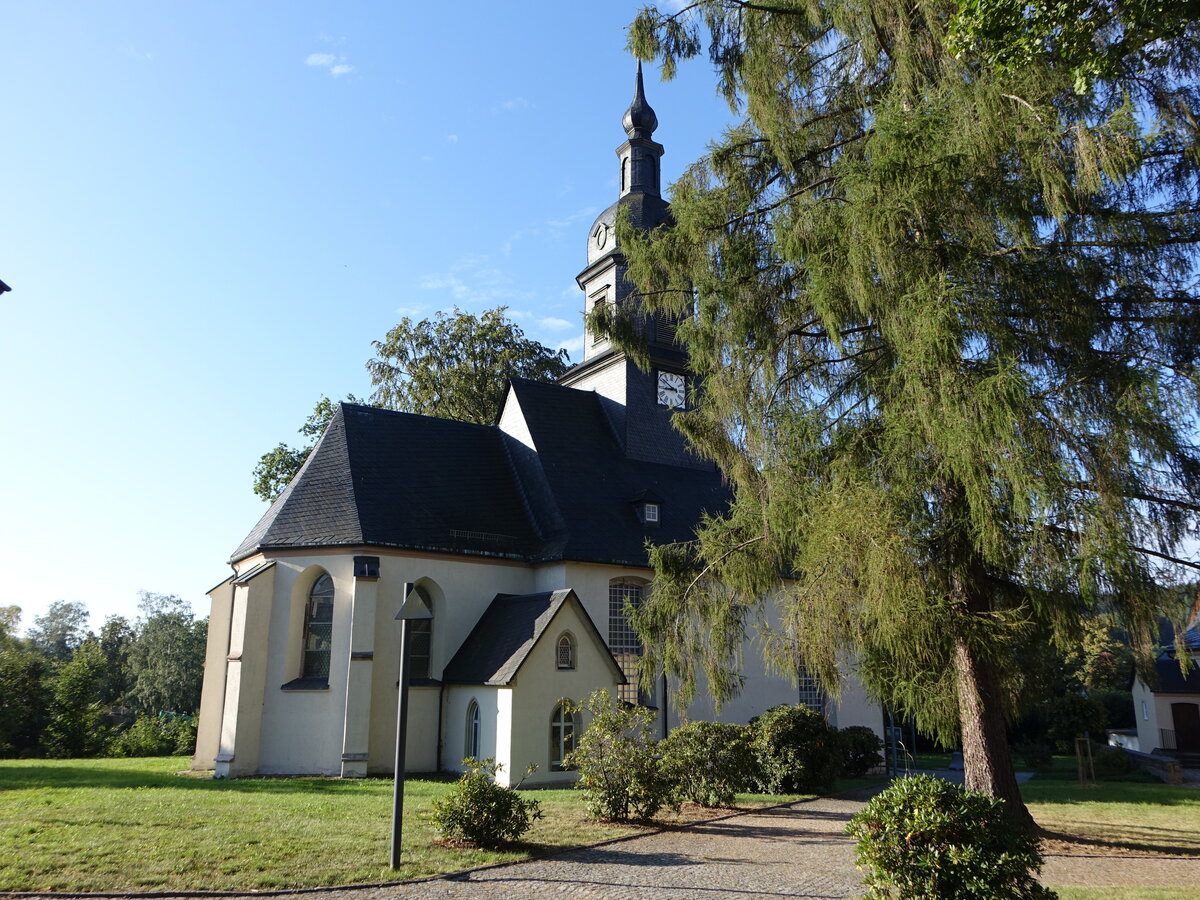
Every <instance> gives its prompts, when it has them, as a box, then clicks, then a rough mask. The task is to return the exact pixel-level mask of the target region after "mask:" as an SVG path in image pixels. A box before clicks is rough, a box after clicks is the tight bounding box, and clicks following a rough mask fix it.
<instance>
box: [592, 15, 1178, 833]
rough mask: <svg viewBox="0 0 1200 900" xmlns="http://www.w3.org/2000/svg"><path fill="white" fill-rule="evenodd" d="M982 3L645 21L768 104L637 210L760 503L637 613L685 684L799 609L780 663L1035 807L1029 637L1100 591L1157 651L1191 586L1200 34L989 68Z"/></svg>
mask: <svg viewBox="0 0 1200 900" xmlns="http://www.w3.org/2000/svg"><path fill="white" fill-rule="evenodd" d="M972 6H973V4H971V3H969V2H967V0H963V3H962V7H963V8H968V9H969V8H971V7H972ZM958 12H960V5H959V4H958V3H955V2H952V0H876V2H872V3H869V4H862V3H856V2H846V0H766V2H761V3H760V2H745V0H699V2H695V3H691V4H687V5H685V6H684V7H683V8H682V10H678V9H676V10H674V11H670V12H659V11H658V10H656V9H654V8H648V9H646V10H644V11H643V12H642V13H641V14H640V15H639V16H638V18H637V20H636V21H635V22H634V24H633V26H632V28H631V46H632V48H633V50H634V52H635V54H636V55H638V56H639V57H640V58H642V59H645V60H652V59H657V60H659V61H660V62H661V64H662V67H663V74H664V76H666V77H670V76H671V74H672V73H673V72H674V70H675V66H676V64H677V62H678V61H680V60H684V59H688V58H691V57H695V56H697V55H699V54H700V53H701V52H702V51H704V50H705V44H706V43H707V52H708V56H709V58H710V59H711V61H712V62H713V64H714V66H715V68H716V73H717V82H718V87H719V90H720V91H721V92H722V93H723V94H724V96H725V97H726V98H727V100H728V101H729V103H730V106H731V108H733V109H734V111H735V112H738V113H740V114H741V121H740V123H739V124H738V125H737V126H736V127H734V128H732V129H730V130H729V131H728V132H727V133H725V134H724V135H723V136H722V137H721V138H720V139H719V140H717V141H716V142H715V143H714V144H713V145H712V146H711V148H710V152H709V153H708V154H707V155H706V156H705V157H704V158H702V159H701V160H699V161H698V162H696V163H695V164H694V165H692V166H691V167H690V168H689V169H688V171H687V172H686V173H685V175H684V176H683V177H682V178H681V179H680V180H679V181H678V182H677V183H676V184H675V185H674V187H673V189H672V192H671V198H670V199H671V208H672V213H673V216H674V225H673V226H672V227H671V228H669V229H662V230H659V231H656V232H654V233H651V234H648V235H642V234H638V233H637V232H635V231H634V230H633V229H631V228H630V227H628V223H624V222H622V223H619V238H620V240H621V242H622V246H623V248H624V250H625V253H626V256H627V257H628V260H629V277H630V278H631V279H632V280H633V282H634V283H635V284H636V285H637V286H638V288H639V291H640V295H641V303H642V308H643V309H644V310H647V311H649V312H658V313H663V314H671V315H688V316H690V319H689V320H688V321H687V322H685V323H683V324H682V325H681V326H680V329H679V333H680V336H681V337H682V338H683V340H684V341H685V342H686V343H687V346H688V349H689V355H690V362H691V366H692V368H693V370H694V371H695V372H696V373H697V374H698V375H700V376H702V378H703V385H704V387H703V390H702V392H701V393H700V396H699V397H698V398H697V400H698V402H697V403H696V405H695V408H694V409H692V410H689V411H687V412H684V413H681V414H678V415H677V416H676V421H677V423H678V425H679V427H680V428H681V429H682V430H683V431H684V432H685V433H686V434H687V436H688V437H689V438H690V440H691V442H692V443H693V445H694V446H695V447H696V448H697V449H698V450H699V451H700V452H702V453H704V454H705V455H707V456H708V457H710V458H712V459H714V460H716V461H717V462H718V463H719V465H720V466H721V467H722V469H723V470H724V472H725V473H726V475H727V476H728V478H729V479H730V482H731V485H732V487H733V491H734V496H735V500H734V502H733V504H732V506H731V508H730V509H729V510H728V512H727V513H726V514H724V515H722V516H720V517H716V518H712V519H710V520H708V521H706V522H705V523H703V525H702V527H701V529H700V531H699V533H698V537H697V540H696V541H695V542H694V543H691V544H687V545H675V546H670V547H664V548H659V549H657V550H655V551H654V552H653V554H652V555H653V563H654V566H655V568H656V570H657V579H656V582H655V590H654V592H653V594H652V595H651V596H650V598H649V599H648V600H647V602H645V603H644V605H643V606H642V607H641V608H640V610H638V611H637V613H636V616H635V620H634V621H635V625H636V627H637V628H638V630H639V632H640V633H641V634H642V636H643V637H644V638H645V639H646V640H647V642H648V645H649V650H650V652H649V653H648V655H647V656H646V657H645V663H646V665H647V666H648V667H659V666H661V667H665V668H666V669H667V670H668V671H669V672H670V673H672V674H673V675H674V676H675V677H676V678H677V679H679V682H680V684H681V690H682V692H683V694H684V695H685V698H686V696H687V695H688V694H690V692H691V691H692V690H693V689H694V686H695V685H696V683H697V680H698V678H699V677H700V675H701V674H703V675H704V676H705V678H706V680H707V683H708V685H709V688H710V690H712V691H713V692H714V693H715V694H717V695H718V696H727V695H729V694H731V693H733V692H735V691H736V690H737V688H738V686H739V681H738V675H737V671H738V664H739V659H738V653H739V648H740V647H741V646H742V638H743V635H744V634H746V633H747V632H748V631H751V630H754V629H755V628H756V625H757V623H761V622H762V621H763V598H764V597H766V596H768V595H769V596H771V597H773V598H775V602H776V603H777V605H778V615H777V617H776V618H773V619H772V620H771V622H770V623H767V624H766V625H765V626H764V627H763V629H762V634H763V640H764V648H765V652H766V654H767V656H768V658H769V660H770V661H771V662H773V664H775V665H776V666H777V667H778V669H779V670H780V671H783V672H787V673H795V672H796V670H797V666H799V665H801V664H803V665H805V666H806V667H808V669H810V670H814V671H816V672H818V673H819V674H820V675H821V676H822V677H823V679H824V680H825V682H826V683H827V684H828V685H830V686H831V687H836V680H837V678H838V677H839V666H844V665H845V664H846V661H847V660H855V661H856V665H857V668H858V671H859V674H860V677H861V678H862V680H863V681H864V683H865V684H866V685H867V687H868V689H869V690H870V691H871V692H872V693H873V694H874V695H875V696H876V697H877V698H879V699H880V700H881V701H883V702H884V703H886V704H888V705H889V706H890V707H892V708H893V709H896V710H898V711H899V712H901V713H907V714H912V715H914V716H915V717H916V719H917V722H918V724H919V725H920V726H921V727H922V728H923V729H925V730H927V731H932V732H934V733H936V734H938V735H940V736H941V737H942V738H943V739H944V740H948V741H958V740H960V739H961V743H962V747H963V752H964V761H965V765H966V775H967V786H968V787H970V788H973V789H977V790H983V791H986V792H989V793H991V794H994V795H997V796H1001V797H1003V798H1005V799H1006V800H1009V801H1010V807H1011V808H1012V809H1013V810H1014V815H1015V816H1016V817H1017V818H1018V819H1021V820H1023V821H1025V822H1028V817H1027V813H1025V812H1024V807H1023V805H1022V804H1021V800H1020V795H1019V793H1018V790H1017V787H1016V783H1015V780H1014V778H1013V773H1012V765H1011V761H1010V756H1009V751H1008V747H1007V744H1006V740H1005V717H1006V715H1009V714H1011V713H1012V711H1013V710H1012V708H1011V706H1012V702H1013V689H1012V686H1013V684H1014V678H1013V677H1012V676H1013V675H1014V673H1015V672H1016V671H1018V670H1019V668H1020V665H1021V654H1022V649H1023V647H1025V646H1028V645H1029V642H1031V641H1033V640H1035V639H1044V637H1045V636H1046V635H1049V636H1051V638H1054V637H1057V638H1059V639H1063V640H1068V639H1069V638H1070V637H1071V636H1072V632H1073V631H1074V630H1075V629H1076V627H1077V626H1078V623H1079V622H1080V621H1081V620H1082V619H1083V618H1085V617H1087V616H1089V615H1090V614H1091V613H1092V611H1094V610H1095V609H1097V608H1098V607H1100V606H1101V605H1103V606H1104V607H1105V608H1106V609H1107V608H1109V607H1114V608H1115V609H1116V611H1117V613H1118V614H1119V615H1120V617H1121V621H1122V624H1123V625H1124V626H1125V627H1126V628H1127V629H1129V631H1130V633H1131V634H1133V635H1135V636H1137V638H1138V640H1139V644H1138V647H1139V650H1140V654H1141V656H1140V658H1141V662H1142V664H1143V665H1145V664H1146V662H1147V660H1148V653H1149V634H1150V629H1151V625H1152V624H1153V622H1154V620H1155V617H1156V615H1157V613H1158V610H1159V609H1160V606H1161V604H1162V602H1163V599H1164V597H1165V593H1164V592H1163V591H1162V589H1161V585H1162V584H1164V583H1167V582H1170V581H1171V580H1173V579H1175V580H1179V579H1181V578H1182V577H1183V576H1182V575H1181V574H1180V573H1181V571H1188V572H1189V573H1190V570H1189V569H1188V568H1187V567H1188V566H1190V567H1191V569H1195V568H1196V566H1195V565H1194V564H1192V563H1189V562H1188V561H1187V560H1186V559H1185V558H1184V557H1185V555H1186V554H1184V553H1183V552H1182V551H1181V550H1180V547H1181V542H1182V540H1183V539H1184V538H1185V536H1186V534H1187V533H1188V532H1189V530H1194V528H1195V526H1196V520H1197V513H1198V512H1200V507H1198V506H1197V503H1196V499H1195V498H1196V497H1198V496H1200V493H1198V489H1200V456H1198V454H1197V449H1196V443H1195V441H1196V418H1195V415H1196V409H1197V399H1198V398H1197V386H1198V383H1197V377H1196V376H1197V369H1196V364H1197V352H1198V346H1200V345H1198V342H1197V338H1198V337H1200V317H1198V315H1197V313H1198V311H1200V299H1197V296H1196V290H1195V288H1196V277H1197V273H1196V265H1195V263H1196V246H1197V245H1196V241H1197V237H1198V235H1200V198H1198V196H1197V164H1198V161H1200V157H1198V154H1197V141H1196V137H1197V125H1196V119H1195V115H1194V114H1195V111H1196V110H1197V108H1200V104H1198V102H1197V100H1198V97H1197V90H1196V73H1197V64H1198V63H1197V61H1198V59H1200V55H1198V53H1197V29H1196V27H1195V23H1190V24H1187V25H1184V26H1180V27H1173V28H1170V29H1162V30H1160V31H1157V32H1154V35H1153V38H1149V37H1147V38H1146V39H1145V40H1144V41H1143V42H1142V43H1140V44H1139V43H1138V42H1137V41H1136V40H1131V41H1130V42H1128V43H1126V44H1125V45H1123V46H1121V47H1119V48H1118V49H1117V50H1114V51H1113V52H1112V54H1110V55H1109V56H1107V57H1106V59H1105V62H1104V65H1102V66H1101V65H1096V66H1082V67H1081V65H1080V62H1079V58H1078V55H1077V54H1076V55H1074V56H1072V57H1071V58H1070V59H1064V58H1061V57H1060V56H1058V55H1056V54H1057V51H1056V49H1055V47H1054V43H1053V40H1052V39H1051V38H1047V39H1046V40H1045V41H1043V42H1042V43H1040V44H1037V43H1036V42H1031V43H1030V44H1029V46H1028V47H1027V48H1025V49H1026V50H1028V55H1027V58H1023V59H1022V64H1021V65H1018V66H1010V65H1004V66H1001V65H993V64H992V63H991V62H990V60H992V58H993V57H994V56H995V54H994V53H993V54H992V55H991V56H989V55H988V53H986V52H984V51H985V50H986V49H987V48H986V47H984V46H983V45H984V44H986V41H987V39H988V34H983V35H982V36H980V33H979V31H978V29H974V30H973V29H972V27H965V28H962V29H959V31H958V32H957V33H958V35H959V37H958V39H956V40H955V41H954V42H953V43H950V42H948V40H947V29H948V28H949V27H950V26H951V25H952V24H953V23H954V21H955V15H956V14H957V13H958ZM968 25H970V23H968ZM1050 33H1051V32H1046V34H1050ZM964 34H965V35H966V38H963V36H962V35H964ZM976 39H977V40H976ZM973 41H974V43H973ZM1164 43H1165V44H1166V46H1164ZM631 314H632V311H631V310H623V311H618V313H617V315H618V321H616V322H614V323H612V324H611V325H610V327H611V329H612V331H613V333H614V334H618V335H619V334H621V333H623V332H622V326H621V322H620V321H619V319H620V316H622V315H625V316H628V315H631ZM632 331H633V329H625V332H624V333H632ZM783 574H786V575H787V576H788V577H787V578H786V579H784V578H781V575H783Z"/></svg>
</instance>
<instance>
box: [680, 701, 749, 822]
mask: <svg viewBox="0 0 1200 900" xmlns="http://www.w3.org/2000/svg"><path fill="white" fill-rule="evenodd" d="M658 748H659V750H660V751H661V753H662V757H663V763H664V764H665V766H666V768H667V771H668V772H669V773H670V775H671V777H672V778H673V780H674V782H675V785H676V789H677V790H678V792H679V794H678V796H679V797H680V799H683V800H690V801H692V802H693V803H699V804H700V805H701V806H731V805H732V804H733V800H734V795H735V794H737V793H739V792H741V791H748V790H751V789H752V788H753V786H754V784H755V780H756V779H755V774H756V769H757V766H756V761H755V757H754V747H753V743H752V736H751V731H750V729H749V728H748V727H747V726H745V725H727V724H724V723H722V722H689V723H688V724H687V725H683V726H681V727H679V728H676V729H675V730H674V731H673V732H671V733H670V734H669V735H667V737H666V739H665V740H663V741H661V742H660V743H659V745H658Z"/></svg>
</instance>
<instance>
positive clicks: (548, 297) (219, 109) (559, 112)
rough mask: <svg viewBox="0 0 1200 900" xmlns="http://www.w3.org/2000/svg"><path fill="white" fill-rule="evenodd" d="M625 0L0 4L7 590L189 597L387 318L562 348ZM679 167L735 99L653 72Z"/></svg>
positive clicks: (627, 83)
mask: <svg viewBox="0 0 1200 900" xmlns="http://www.w3.org/2000/svg"><path fill="white" fill-rule="evenodd" d="M637 8H638V4H637V3H634V2H629V3H626V2H623V0H622V2H614V0H604V2H601V3H590V4H584V3H574V2H562V0H554V2H551V0H525V2H522V3H495V2H481V0H468V2H461V3H455V4H426V3H406V4H398V3H390V2H383V0H380V2H375V3H363V2H338V3H332V2H329V3H317V2H255V3H248V4H247V3H232V2H228V0H214V2H208V3H203V4H200V3H195V4H182V3H163V2H161V0H155V2H145V0H132V2H121V3H92V2H78V3H69V2H56V3H24V4H20V3H13V4H8V5H7V7H6V9H5V12H4V15H3V18H2V22H3V30H4V35H5V48H4V52H3V53H0V84H3V85H4V91H3V94H2V98H3V99H2V103H3V117H2V121H3V124H4V127H3V135H2V136H0V172H2V173H3V180H4V191H3V197H4V200H3V212H2V214H0V279H2V280H4V281H5V282H7V283H8V284H9V285H11V286H12V288H13V291H12V293H9V294H4V295H3V296H0V315H2V316H3V324H2V326H0V385H2V386H3V396H4V398H5V400H6V407H7V408H6V416H5V419H4V421H5V426H4V432H3V437H2V440H0V547H3V548H4V550H5V563H6V565H5V573H4V583H5V585H6V587H7V590H6V592H5V595H4V597H3V598H0V604H3V605H7V604H10V603H15V604H18V605H19V606H21V608H22V610H23V618H22V625H24V626H26V627H28V626H29V625H30V624H31V623H32V619H33V617H34V616H37V615H39V614H41V613H43V612H44V611H45V609H46V607H47V606H48V605H49V604H50V603H51V602H52V601H54V600H75V601H82V602H84V603H85V604H86V605H87V607H88V609H89V611H90V612H91V614H92V620H91V625H92V627H93V628H98V627H99V625H100V623H101V622H102V621H103V619H104V617H105V616H107V615H110V614H121V615H126V616H128V617H130V618H133V617H134V616H135V615H136V607H137V592H138V591H139V590H140V589H145V590H149V591H155V592H159V593H171V594H177V595H179V596H181V597H183V598H184V599H186V600H188V601H190V602H191V604H192V606H193V608H194V609H195V610H196V612H197V613H198V614H200V615H205V614H207V608H208V605H207V598H206V597H205V596H204V594H205V592H206V591H207V590H208V589H209V588H211V587H212V586H213V585H215V584H217V583H218V582H220V581H221V580H222V579H224V578H225V577H226V576H227V575H228V573H229V568H228V566H227V565H226V561H227V559H228V556H229V553H230V551H231V550H232V549H233V548H234V547H235V546H237V544H238V543H239V542H240V541H241V539H242V538H243V537H244V536H245V534H246V533H247V532H248V531H249V530H250V528H251V527H252V526H253V525H254V523H255V522H256V521H257V520H258V518H259V516H260V515H261V514H262V513H263V512H264V510H265V508H266V507H265V504H263V503H262V502H261V501H259V500H258V499H257V498H256V497H255V496H254V495H253V493H252V492H251V477H250V472H251V470H252V469H253V467H254V464H255V462H256V461H257V459H258V457H259V455H260V454H262V453H263V452H265V451H266V450H268V449H270V448H271V447H273V446H274V445H275V444H276V443H277V442H279V441H287V442H289V443H296V442H298V441H299V440H300V438H299V436H298V435H297V434H296V429H297V428H299V426H300V425H301V423H302V422H303V420H304V418H305V416H306V415H307V413H308V412H309V411H310V410H311V408H312V406H313V403H314V402H315V401H316V400H317V398H318V397H319V396H320V395H321V394H326V395H329V396H332V397H341V396H344V395H345V394H346V393H347V392H353V393H355V394H357V395H359V396H366V395H367V394H369V393H370V385H369V380H368V378H367V376H366V373H365V370H364V367H363V366H364V363H365V361H366V360H367V359H368V358H369V357H370V355H371V347H370V342H371V341H372V340H373V339H376V338H381V337H382V336H383V334H384V333H385V332H386V331H387V330H388V328H389V327H391V326H392V325H393V324H394V323H395V322H396V321H397V320H398V319H399V318H400V317H402V316H404V315H410V316H416V317H426V316H430V315H432V314H433V313H434V312H436V311H437V310H439V309H448V308H450V307H453V306H454V305H456V304H457V305H458V306H460V307H462V308H463V309H467V310H470V311H474V312H478V311H481V310H484V309H487V308H489V307H492V306H495V305H498V304H505V305H507V306H508V307H509V308H510V311H511V315H512V316H513V317H514V318H516V319H517V320H518V321H519V322H520V324H521V325H522V327H523V328H524V329H525V331H526V333H527V334H528V335H530V336H532V337H534V338H537V339H538V340H541V341H542V342H544V343H547V344H550V345H554V346H566V347H568V348H569V349H571V350H573V351H574V350H576V348H578V346H579V345H580V343H581V339H582V332H583V327H582V318H581V310H582V306H583V301H582V295H581V294H580V292H579V290H578V289H577V288H576V286H575V283H574V276H575V275H576V273H577V272H578V271H579V270H580V269H581V268H582V267H583V264H584V259H585V257H584V254H585V241H586V229H587V226H588V224H589V223H590V221H591V219H592V218H593V217H594V216H595V215H596V214H597V213H598V212H599V211H600V210H602V209H603V208H604V207H605V206H607V205H608V204H609V203H611V202H612V201H613V200H615V199H616V171H617V169H616V155H615V154H614V152H613V151H614V150H615V148H616V147H617V146H618V144H619V143H620V142H621V141H622V140H623V139H624V134H623V132H622V130H621V127H620V119H621V115H622V114H623V113H624V111H625V108H626V107H627V106H628V103H629V100H630V99H631V97H632V93H633V73H634V63H633V60H632V58H631V57H630V56H629V55H628V54H627V53H626V52H625V49H624V48H625V26H626V25H627V24H628V22H629V21H630V20H631V19H632V18H633V16H634V15H635V13H636V11H637ZM647 76H648V77H647V94H648V96H649V100H650V102H651V104H652V105H653V106H654V108H655V110H656V111H657V113H658V118H659V122H660V126H659V130H658V132H657V133H656V135H655V137H656V138H657V139H658V140H660V141H661V142H662V143H663V144H664V145H665V146H666V150H667V153H666V156H665V158H664V161H663V163H664V176H665V177H666V179H667V180H668V181H669V180H672V179H673V178H675V177H677V176H678V175H679V173H680V172H681V171H682V170H683V168H684V167H685V166H686V165H687V163H688V162H690V161H691V160H693V159H694V158H695V157H697V156H698V155H699V154H701V153H702V152H703V150H704V147H705V144H706V142H707V141H708V140H709V139H710V138H711V137H713V136H714V135H715V134H717V133H718V132H719V131H720V130H721V128H722V127H723V126H724V125H725V123H726V122H727V121H728V119H729V114H728V111H727V110H726V109H725V107H724V105H723V103H722V102H721V101H720V100H719V99H718V98H716V96H715V94H714V87H713V85H714V80H713V77H712V73H711V70H710V69H709V67H708V65H707V64H706V63H704V62H697V63H694V64H692V65H690V66H685V67H684V68H683V70H682V71H681V73H680V77H679V78H678V79H677V80H676V81H674V82H671V83H669V84H663V83H661V82H660V81H659V79H658V77H657V73H656V72H654V71H648V72H647Z"/></svg>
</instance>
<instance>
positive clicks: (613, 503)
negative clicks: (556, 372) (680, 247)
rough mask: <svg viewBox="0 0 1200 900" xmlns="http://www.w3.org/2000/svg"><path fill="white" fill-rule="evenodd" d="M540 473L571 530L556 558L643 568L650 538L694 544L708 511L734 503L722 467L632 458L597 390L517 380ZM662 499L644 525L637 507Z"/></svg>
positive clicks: (514, 390) (514, 391) (516, 391)
mask: <svg viewBox="0 0 1200 900" xmlns="http://www.w3.org/2000/svg"><path fill="white" fill-rule="evenodd" d="M512 396H513V397H514V398H515V399H516V401H517V402H518V403H519V404H520V407H521V412H522V414H523V416H524V419H525V424H526V426H527V427H528V428H529V433H530V436H531V437H532V438H533V442H534V446H535V448H536V450H537V456H538V461H539V462H540V464H541V471H542V473H544V475H545V478H546V482H547V484H548V486H549V488H550V492H551V493H552V495H553V497H554V500H555V504H556V506H557V509H558V512H559V513H560V514H561V516H562V520H563V522H564V525H565V533H566V536H565V539H564V540H563V542H562V545H561V546H558V547H555V548H554V553H555V558H562V559H571V560H578V561H584V562H602V563H616V564H620V565H635V566H644V565H646V562H647V557H646V548H645V543H646V540H647V539H649V540H651V541H652V542H653V543H655V544H667V543H673V542H676V541H684V540H689V539H691V538H692V537H694V535H695V528H696V524H697V523H698V522H699V521H700V516H701V513H702V512H703V511H705V510H707V511H709V512H712V513H718V512H720V511H722V510H723V509H725V507H726V506H727V505H728V503H729V500H730V493H729V490H728V488H727V487H726V486H725V485H724V484H723V482H722V480H721V476H720V475H719V473H718V472H717V471H716V470H715V469H696V468H689V467H684V466H673V465H664V464H661V463H651V462H643V461H641V460H635V459H629V458H628V457H627V456H626V455H625V452H624V450H623V449H622V447H621V446H620V443H619V442H618V439H617V435H616V433H615V432H614V430H613V428H612V426H611V425H610V423H609V420H608V417H607V416H606V415H605V412H604V409H603V407H602V406H601V401H600V397H599V396H598V395H597V394H596V393H594V392H592V391H580V390H575V389H573V388H565V387H562V386H560V385H555V384H545V383H541V382H535V381H526V380H523V379H513V381H512ZM648 495H655V496H656V497H657V498H658V499H659V502H660V503H661V517H660V518H661V521H660V522H659V524H658V525H650V526H647V525H643V524H642V523H640V522H639V521H638V518H637V514H636V512H635V510H634V501H636V500H638V499H641V498H644V497H646V496H648Z"/></svg>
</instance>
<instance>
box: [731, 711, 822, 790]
mask: <svg viewBox="0 0 1200 900" xmlns="http://www.w3.org/2000/svg"><path fill="white" fill-rule="evenodd" d="M750 725H751V727H752V728H753V729H754V755H755V758H756V759H757V762H758V773H757V777H758V784H759V787H760V788H761V789H762V790H763V791H765V792H766V793H769V794H810V793H821V792H822V791H827V790H829V788H830V786H831V785H832V784H833V779H835V778H836V777H837V776H838V774H839V773H840V772H841V768H842V745H841V742H840V741H838V736H837V729H836V728H832V727H830V725H829V724H828V723H827V722H826V721H825V717H824V716H822V715H821V714H820V713H816V712H813V711H812V710H811V709H809V708H808V707H806V706H775V707H772V708H771V709H768V710H767V711H766V712H765V713H763V714H762V715H761V716H758V717H757V718H755V719H753V720H751V722H750Z"/></svg>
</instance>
